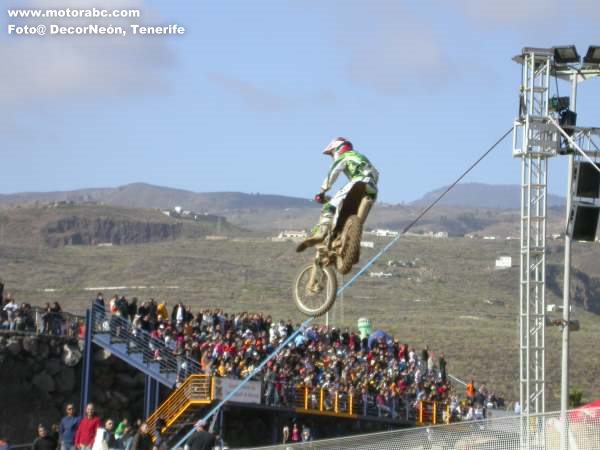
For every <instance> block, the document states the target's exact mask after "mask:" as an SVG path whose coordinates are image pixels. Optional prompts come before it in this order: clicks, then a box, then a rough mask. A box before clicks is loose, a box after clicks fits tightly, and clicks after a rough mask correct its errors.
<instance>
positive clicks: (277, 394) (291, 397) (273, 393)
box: [263, 382, 445, 423]
mask: <svg viewBox="0 0 600 450" xmlns="http://www.w3.org/2000/svg"><path fill="white" fill-rule="evenodd" d="M278 385H281V387H280V388H279V389H278V388H277V386H278ZM263 390H264V396H263V403H265V404H267V405H269V406H274V407H278V406H282V407H291V408H294V409H296V410H297V411H298V412H304V413H309V414H319V413H321V414H326V415H334V416H340V417H344V416H345V417H355V418H360V417H380V418H386V419H392V420H398V421H413V420H416V419H417V411H418V409H415V408H413V407H412V406H411V401H410V400H409V397H408V396H402V397H400V396H391V397H388V398H380V399H378V398H377V396H376V395H373V394H367V393H359V394H353V393H352V392H347V391H345V390H343V389H329V388H320V387H310V386H305V385H301V384H293V383H279V382H265V383H264V384H263ZM433 403H436V408H438V409H440V411H442V410H443V408H442V407H441V406H440V405H442V404H443V405H444V408H445V403H442V402H428V404H433ZM422 416H423V421H422V422H423V423H431V422H430V421H429V420H430V419H431V417H432V415H431V414H430V413H429V410H428V409H427V406H425V409H424V412H423V414H422ZM438 417H439V418H441V412H440V413H439V414H438ZM436 420H438V419H436ZM438 423H440V422H438Z"/></svg>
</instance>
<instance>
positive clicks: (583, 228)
mask: <svg viewBox="0 0 600 450" xmlns="http://www.w3.org/2000/svg"><path fill="white" fill-rule="evenodd" d="M599 216H600V206H594V205H593V204H591V203H583V202H573V205H572V206H571V211H570V212H569V222H568V223H567V234H568V235H569V237H570V238H571V239H573V240H574V241H589V242H593V241H594V239H596V230H597V229H598V217H599Z"/></svg>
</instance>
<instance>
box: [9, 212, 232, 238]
mask: <svg viewBox="0 0 600 450" xmlns="http://www.w3.org/2000/svg"><path fill="white" fill-rule="evenodd" d="M234 231H239V229H238V228H236V227H233V226H232V225H230V224H229V223H228V222H227V221H226V219H224V218H219V217H217V216H200V217H198V218H197V220H186V219H174V218H171V217H167V216H165V215H164V214H162V213H161V212H160V211H157V210H147V209H130V208H121V207H115V206H104V205H70V204H58V205H54V206H42V207H39V206H38V207H21V208H11V209H4V210H2V211H0V242H5V243H10V244H13V245H14V244H26V245H39V244H45V245H48V246H50V247H61V246H64V245H99V244H112V245H126V244H143V243H148V242H160V241H164V240H172V239H177V238H179V237H202V236H205V235H207V234H215V233H217V232H219V233H225V234H227V233H230V232H234Z"/></svg>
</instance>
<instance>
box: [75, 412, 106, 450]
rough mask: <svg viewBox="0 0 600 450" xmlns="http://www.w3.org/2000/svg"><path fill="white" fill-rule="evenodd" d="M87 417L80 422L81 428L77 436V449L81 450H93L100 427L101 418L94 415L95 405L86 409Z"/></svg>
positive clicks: (78, 429)
mask: <svg viewBox="0 0 600 450" xmlns="http://www.w3.org/2000/svg"><path fill="white" fill-rule="evenodd" d="M85 413H86V416H85V417H84V418H83V419H81V422H79V428H77V433H76V434H75V447H76V448H78V449H80V450H91V448H92V445H93V444H94V438H95V437H96V431H97V430H98V427H100V417H98V416H97V415H96V414H95V413H94V405H93V404H92V403H88V405H87V406H86V408H85Z"/></svg>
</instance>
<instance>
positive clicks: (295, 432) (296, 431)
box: [292, 423, 300, 442]
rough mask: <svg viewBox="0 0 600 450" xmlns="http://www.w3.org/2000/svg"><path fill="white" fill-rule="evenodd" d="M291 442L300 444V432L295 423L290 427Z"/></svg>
mask: <svg viewBox="0 0 600 450" xmlns="http://www.w3.org/2000/svg"><path fill="white" fill-rule="evenodd" d="M292 442H300V430H299V429H298V424H297V423H295V424H294V425H293V426H292Z"/></svg>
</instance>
